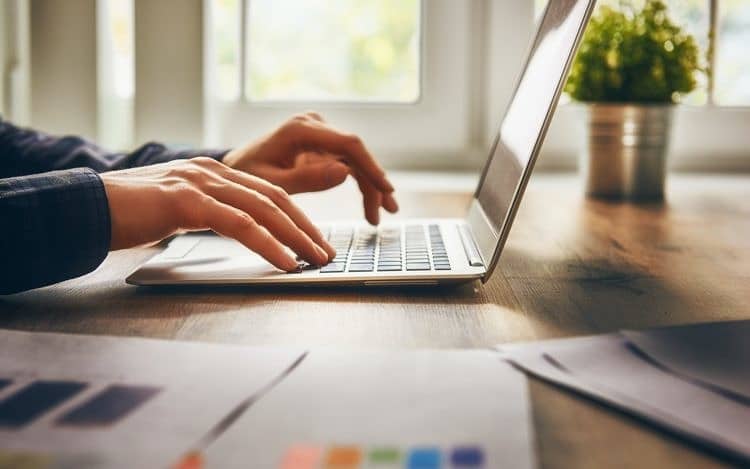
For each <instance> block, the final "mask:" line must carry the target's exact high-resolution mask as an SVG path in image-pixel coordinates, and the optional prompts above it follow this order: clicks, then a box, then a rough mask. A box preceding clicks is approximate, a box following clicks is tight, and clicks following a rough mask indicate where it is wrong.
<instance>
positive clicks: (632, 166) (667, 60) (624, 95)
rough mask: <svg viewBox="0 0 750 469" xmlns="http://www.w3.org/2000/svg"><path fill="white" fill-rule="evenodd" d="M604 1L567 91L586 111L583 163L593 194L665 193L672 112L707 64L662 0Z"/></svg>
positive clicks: (657, 195)
mask: <svg viewBox="0 0 750 469" xmlns="http://www.w3.org/2000/svg"><path fill="white" fill-rule="evenodd" d="M640 5H641V6H636V5H635V4H634V3H633V1H632V0H621V1H620V2H618V7H617V8H615V7H612V6H609V5H606V4H605V5H601V6H600V7H599V8H598V10H597V12H596V14H595V15H594V16H593V17H592V19H591V22H590V24H589V26H588V28H587V30H586V32H585V34H584V37H583V42H582V44H581V48H580V51H579V53H578V55H577V56H576V59H575V61H574V63H573V65H572V68H571V72H570V75H569V77H568V81H567V83H566V87H565V91H566V92H567V93H568V94H569V95H570V96H571V97H572V98H573V99H574V100H576V101H580V102H583V103H585V104H586V105H587V106H586V109H587V116H588V119H587V131H588V135H587V151H586V152H584V155H583V156H584V159H583V161H582V168H583V169H584V172H585V174H586V191H587V193H588V194H589V195H594V196H599V197H608V198H626V199H639V200H644V199H647V200H654V199H657V200H658V199H662V198H663V197H664V180H665V173H666V153H667V148H668V143H669V136H670V130H671V122H672V111H673V107H674V105H675V104H677V103H679V102H680V99H681V97H682V96H683V95H684V94H686V93H689V92H691V91H693V90H694V89H695V87H696V85H697V82H696V75H697V74H698V73H700V72H701V71H702V70H703V68H702V66H701V63H700V59H699V57H700V55H699V52H698V46H697V44H696V41H695V39H694V38H693V37H692V36H690V35H689V34H687V33H686V32H685V31H684V30H683V29H682V28H681V27H679V26H677V25H676V24H675V23H674V22H672V21H671V20H670V18H669V15H668V11H667V6H666V5H665V4H664V2H663V1H661V0H645V1H644V0H642V1H641V2H640Z"/></svg>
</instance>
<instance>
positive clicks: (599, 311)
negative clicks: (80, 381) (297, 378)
mask: <svg viewBox="0 0 750 469" xmlns="http://www.w3.org/2000/svg"><path fill="white" fill-rule="evenodd" d="M394 180H395V182H396V187H397V190H398V196H399V201H400V204H401V207H402V210H401V212H400V213H399V214H398V215H397V216H398V217H410V216H412V217H413V216H422V217H436V216H449V217H453V216H462V215H463V213H464V210H465V208H466V206H467V205H468V203H469V201H470V198H471V191H472V189H473V184H474V182H475V177H474V176H445V175H438V174H418V175H415V174H411V175H409V174H397V175H395V176H394ZM668 183H669V184H668V190H667V192H668V195H667V201H666V202H665V203H663V204H642V205H634V204H628V203H617V202H607V201H600V200H590V199H586V198H585V197H584V196H583V194H582V183H581V181H580V180H579V179H578V178H577V177H575V176H571V175H549V174H539V175H536V176H535V177H534V178H533V180H532V182H531V184H530V185H529V188H528V191H527V194H526V197H525V199H524V201H523V205H522V207H521V209H520V211H519V213H518V218H517V221H516V224H515V225H514V227H513V230H512V231H511V234H510V238H509V240H508V243H507V245H506V248H505V250H504V252H503V255H502V258H501V261H500V266H499V269H498V270H497V271H496V273H495V274H494V276H493V278H492V279H491V280H490V281H489V282H487V283H486V284H484V285H482V284H481V283H479V282H474V283H471V284H466V285H463V286H459V287H456V288H448V289H446V288H441V289H434V288H409V289H363V288H359V289H356V288H337V289H320V288H315V289H313V288H308V289H303V288H299V289H291V288H276V289H251V290H248V289H244V288H211V289H207V288H203V289H200V290H195V289H187V288H172V289H149V288H139V287H133V286H129V285H126V284H125V283H124V278H125V277H126V276H127V274H129V273H130V272H131V271H133V270H134V269H135V268H136V267H137V266H138V265H139V264H140V263H142V262H143V261H144V260H146V259H147V258H148V257H150V256H152V255H153V254H154V253H156V252H158V250H159V249H162V247H161V246H157V247H149V248H141V249H133V250H128V251H120V252H114V253H112V254H111V255H110V256H109V257H108V258H107V260H106V261H105V262H104V264H103V265H102V266H101V267H99V269H98V270H96V271H95V272H93V273H91V274H89V275H86V276H84V277H81V278H78V279H74V280H70V281H67V282H64V283H61V284H58V285H55V286H51V287H47V288H43V289H39V290H35V291H31V292H26V293H22V294H17V295H12V296H5V297H0V327H3V328H10V329H20V330H29V331H54V332H73V333H86V334H109V335H122V336H143V337H154V338H166V339H180V340H198V341H210V342H224V343H238V344H249V345H282V346H283V345H295V346H319V345H326V346H339V347H345V348H346V347H348V348H482V347H488V346H492V345H495V344H500V343H506V342H514V341H529V340H537V339H546V338H554V337H565V336H575V335H585V334H594V333H605V332H612V331H617V330H619V329H621V328H645V327H651V326H662V325H668V324H683V323H692V322H705V321H721V320H733V319H749V318H750V308H748V304H750V202H749V201H750V176H698V175H671V176H670V179H669V181H668ZM298 201H299V203H300V204H301V205H302V206H303V207H304V208H305V209H306V210H307V211H308V213H310V214H311V215H312V217H314V218H316V219H320V220H325V219H332V218H341V217H342V216H347V215H351V217H358V216H360V213H361V209H360V207H359V202H360V198H359V196H358V195H357V194H356V190H355V188H354V186H353V185H351V184H345V185H344V186H342V187H340V188H337V189H334V190H333V191H330V192H328V193H323V194H308V195H304V196H300V197H298ZM386 219H387V218H386ZM529 388H530V393H531V396H532V402H533V415H534V423H535V432H536V435H535V437H536V446H537V454H538V459H539V462H540V463H541V465H542V466H543V467H603V466H607V467H613V466H623V467H628V466H636V465H638V466H641V467H643V466H658V467H707V466H708V467H712V466H722V465H723V464H724V463H722V461H720V460H717V459H714V458H713V457H711V456H709V455H706V454H704V453H702V452H700V451H698V450H695V449H692V448H690V447H689V446H687V445H685V444H683V443H681V442H680V441H679V440H676V439H674V438H672V437H670V436H667V435H665V434H662V433H660V432H658V431H655V430H653V429H651V428H649V427H648V426H645V425H644V424H641V423H639V422H637V421H635V420H633V419H631V418H629V417H626V416H624V415H622V414H620V413H617V412H614V411H611V410H608V409H606V408H604V407H602V406H599V405H596V404H593V403H590V402H589V401H586V400H584V399H582V398H580V397H577V396H575V395H574V394H571V393H569V392H566V391H563V390H559V389H557V388H554V387H552V386H550V385H547V384H545V383H542V382H540V381H537V380H533V379H532V380H530V382H529Z"/></svg>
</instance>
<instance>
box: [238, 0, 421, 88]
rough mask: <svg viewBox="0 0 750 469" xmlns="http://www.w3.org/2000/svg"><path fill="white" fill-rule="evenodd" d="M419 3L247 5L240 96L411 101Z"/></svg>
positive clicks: (263, 0)
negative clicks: (245, 54)
mask: <svg viewBox="0 0 750 469" xmlns="http://www.w3.org/2000/svg"><path fill="white" fill-rule="evenodd" d="M420 7H421V3H420V1H419V0H304V1H302V0H250V11H249V21H248V28H249V29H248V42H249V44H248V47H247V50H248V58H247V61H248V62H247V63H248V72H247V87H246V90H247V97H248V99H251V100H256V101H291V100H299V101H358V102H363V101H372V102H413V101H416V100H417V99H418V98H419V93H420V89H419V88H420V54H419V51H420V34H421V32H420V9H421V8H420Z"/></svg>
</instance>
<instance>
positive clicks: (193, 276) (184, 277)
mask: <svg viewBox="0 0 750 469" xmlns="http://www.w3.org/2000/svg"><path fill="white" fill-rule="evenodd" d="M188 240H189V241H188ZM175 243H177V245H176V246H173V245H174V244H175ZM177 254H180V255H179V256H177ZM279 274H283V272H282V271H281V270H279V269H277V268H275V267H274V266H273V265H271V264H270V263H268V261H266V260H265V259H263V258H262V257H261V256H259V255H258V254H256V253H254V252H252V251H250V250H249V249H247V248H246V247H245V246H243V245H242V244H240V243H239V242H237V241H234V240H232V239H227V238H222V237H220V236H216V235H210V234H205V235H204V234H201V235H187V236H180V237H177V238H175V239H174V240H173V241H172V242H171V243H170V245H169V247H168V248H167V249H166V250H165V251H164V252H163V253H161V254H159V255H157V256H156V257H154V258H153V259H151V260H150V261H149V262H147V263H146V265H144V266H143V268H141V269H140V270H139V271H138V273H137V277H138V279H139V280H140V281H148V280H159V281H164V280H174V281H191V282H194V281H214V280H233V279H236V280H242V279H247V278H254V277H267V276H271V275H279Z"/></svg>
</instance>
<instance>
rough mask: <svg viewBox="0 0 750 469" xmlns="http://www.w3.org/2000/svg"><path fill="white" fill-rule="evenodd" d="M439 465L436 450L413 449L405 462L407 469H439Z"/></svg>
mask: <svg viewBox="0 0 750 469" xmlns="http://www.w3.org/2000/svg"><path fill="white" fill-rule="evenodd" d="M440 464H441V456H440V450H439V449H438V448H414V449H412V450H411V451H410V452H409V458H408V459H407V461H406V467H407V468H408V469H439V468H440Z"/></svg>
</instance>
